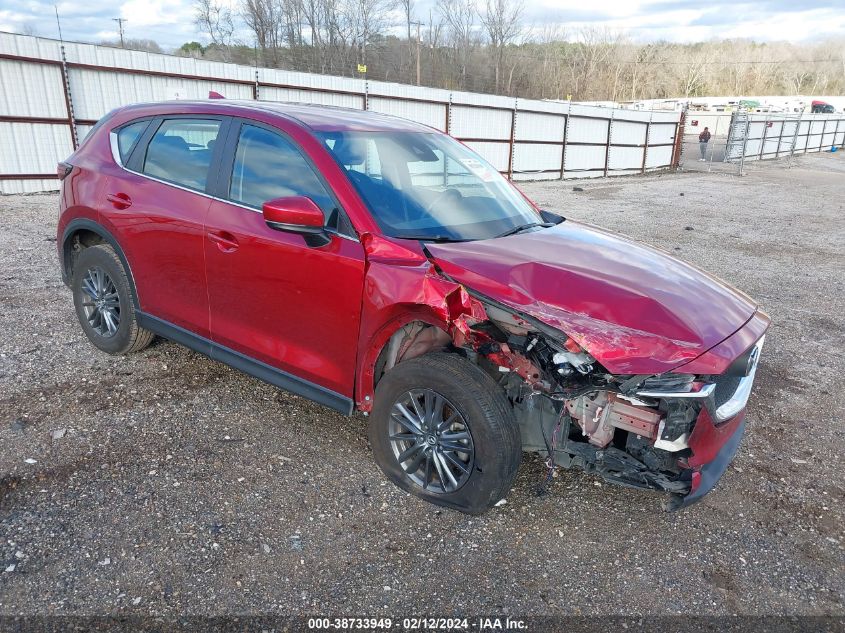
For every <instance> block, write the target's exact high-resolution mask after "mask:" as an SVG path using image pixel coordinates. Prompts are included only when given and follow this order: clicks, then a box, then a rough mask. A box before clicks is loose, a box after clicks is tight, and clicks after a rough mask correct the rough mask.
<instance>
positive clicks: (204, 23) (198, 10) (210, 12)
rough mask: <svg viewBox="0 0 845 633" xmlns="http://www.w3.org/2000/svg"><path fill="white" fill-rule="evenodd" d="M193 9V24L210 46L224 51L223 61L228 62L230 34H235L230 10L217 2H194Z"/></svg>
mask: <svg viewBox="0 0 845 633" xmlns="http://www.w3.org/2000/svg"><path fill="white" fill-rule="evenodd" d="M194 9H195V15H194V24H196V26H197V28H198V29H199V30H200V31H201V32H202V33H204V34H206V35H208V37H209V38H210V39H211V43H212V44H214V45H215V46H217V47H219V48H220V49H221V50H222V51H224V53H223V55H224V57H223V59H224V61H230V59H229V55H228V52H227V51H228V49H229V47H230V46H231V45H232V34H233V33H234V32H235V24H234V21H233V20H232V12H231V10H230V9H229V8H228V7H226V6H224V5H222V4H221V3H220V2H219V0H195V1H194Z"/></svg>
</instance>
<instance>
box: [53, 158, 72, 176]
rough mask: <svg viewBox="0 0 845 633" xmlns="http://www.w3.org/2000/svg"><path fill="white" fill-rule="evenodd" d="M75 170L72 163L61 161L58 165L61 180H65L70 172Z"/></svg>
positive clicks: (57, 171) (57, 173)
mask: <svg viewBox="0 0 845 633" xmlns="http://www.w3.org/2000/svg"><path fill="white" fill-rule="evenodd" d="M72 171H73V165H71V164H70V163H65V162H61V163H59V164H58V165H56V176H58V178H59V180H64V179H65V178H67V176H68V174H70V172H72Z"/></svg>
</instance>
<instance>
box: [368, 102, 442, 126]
mask: <svg viewBox="0 0 845 633" xmlns="http://www.w3.org/2000/svg"><path fill="white" fill-rule="evenodd" d="M369 101H370V110H373V111H374V112H382V113H383V114H392V115H394V116H399V117H402V118H404V119H410V120H411V121H416V122H417V123H422V124H423V125H429V126H431V127H433V128H437V129H438V130H440V131H443V130H445V129H446V106H444V105H441V104H439V103H422V102H420V101H397V100H396V99H389V98H385V97H372V96H371V97H370V100H369Z"/></svg>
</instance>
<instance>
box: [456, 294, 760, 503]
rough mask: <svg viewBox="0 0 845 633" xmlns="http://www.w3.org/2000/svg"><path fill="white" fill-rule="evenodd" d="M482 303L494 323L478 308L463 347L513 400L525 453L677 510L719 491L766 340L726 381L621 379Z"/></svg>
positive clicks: (551, 334)
mask: <svg viewBox="0 0 845 633" xmlns="http://www.w3.org/2000/svg"><path fill="white" fill-rule="evenodd" d="M474 298H475V299H476V300H478V302H479V303H480V304H481V305H482V306H483V313H484V315H485V316H486V319H485V318H483V317H482V316H481V315H480V312H481V311H480V310H479V308H478V307H477V306H476V307H475V308H474V309H473V311H472V314H471V315H465V316H462V317H461V318H459V319H458V320H457V321H456V322H454V323H453V325H454V327H453V331H452V332H451V334H452V339H453V344H454V345H455V346H457V347H459V348H461V349H462V350H464V351H465V353H466V354H467V355H468V356H469V357H470V359H471V360H473V361H475V362H476V363H477V364H479V365H480V366H481V367H483V368H485V369H486V370H487V371H488V372H489V373H490V374H491V375H493V376H494V377H495V378H496V379H497V381H498V382H499V384H500V385H501V387H502V388H503V389H504V390H505V392H506V393H507V395H508V398H509V399H510V401H511V402H512V404H513V406H514V410H515V412H516V416H517V420H518V421H519V424H520V430H521V436H522V446H523V450H524V451H528V452H537V453H539V454H540V455H542V456H544V457H546V458H547V463H548V464H549V467H550V468H554V467H556V466H560V467H563V468H580V469H582V470H584V471H586V472H590V473H595V474H596V475H598V476H600V477H602V478H603V479H605V480H606V481H608V482H611V483H615V484H620V485H624V486H630V487H636V488H646V489H652V490H660V491H664V492H668V493H671V494H672V498H671V500H670V502H669V504H668V507H669V508H670V509H677V508H680V507H683V506H686V505H689V504H690V503H692V502H694V501H696V500H698V499H699V498H700V497H701V496H703V495H704V494H705V493H706V492H708V491H709V490H710V489H712V488H713V486H714V485H715V484H716V482H717V481H718V479H719V478H720V477H721V475H722V473H723V472H724V470H725V469H726V468H727V466H728V464H729V463H730V461H731V459H732V458H733V455H734V453H735V452H736V449H737V447H738V445H739V442H740V440H741V438H742V433H743V430H744V420H743V419H744V409H745V404H746V402H747V400H748V395H749V393H750V390H751V385H752V384H753V380H754V374H755V371H756V367H757V360H758V359H759V353H760V349H761V347H762V344H763V337H762V336H760V338H759V339H758V340H757V342H756V343H755V344H754V345H752V346H751V347H750V348H749V349H748V350H747V351H746V352H745V353H744V354H743V356H742V357H740V358H737V359H736V360H735V361H734V362H733V363H732V365H731V370H730V371H727V372H726V373H725V374H722V375H700V374H693V373H674V372H665V373H662V374H657V375H650V374H638V375H617V374H612V373H610V372H608V371H607V370H606V369H605V368H604V367H603V366H602V364H601V363H600V362H599V361H598V360H596V359H595V358H594V357H593V356H591V355H590V354H589V352H588V351H587V350H585V349H583V348H582V347H581V346H580V345H579V344H578V343H577V342H576V341H575V340H573V339H572V338H571V337H569V336H567V335H566V334H565V333H562V332H560V331H558V330H556V329H554V328H551V327H549V326H547V325H545V324H543V323H541V322H539V321H537V320H536V319H534V318H532V317H530V316H528V315H519V314H517V313H516V312H514V311H513V310H511V309H509V308H507V307H506V306H503V305H501V304H498V303H497V302H495V301H492V300H490V299H487V298H486V297H481V296H478V295H475V296H474ZM761 320H762V319H761ZM767 323H768V320H767V319H765V324H764V325H767ZM758 329H760V328H758ZM764 329H765V327H762V330H764ZM680 369H682V368H680ZM549 456H551V459H549Z"/></svg>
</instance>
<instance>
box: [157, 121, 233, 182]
mask: <svg viewBox="0 0 845 633" xmlns="http://www.w3.org/2000/svg"><path fill="white" fill-rule="evenodd" d="M219 132H220V121H215V120H202V119H170V120H166V121H164V122H163V123H162V124H161V126H160V127H159V128H158V130H157V131H156V133H155V135H153V138H152V140H150V144H149V145H148V146H147V155H146V157H145V158H144V166H143V169H142V171H143V172H144V173H145V174H148V175H150V176H153V177H155V178H160V179H162V180H167V181H169V182H173V183H176V184H179V185H182V186H184V187H188V188H190V189H196V190H198V191H204V190H205V184H206V181H207V180H208V168H209V165H210V164H211V152H212V148H213V147H214V143H215V142H216V141H217V135H218V134H219Z"/></svg>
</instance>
